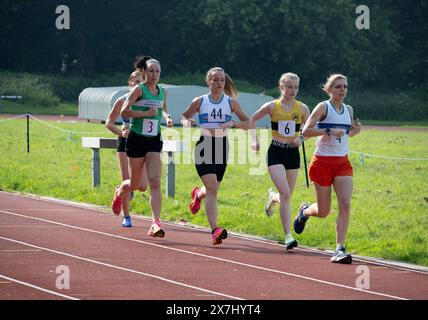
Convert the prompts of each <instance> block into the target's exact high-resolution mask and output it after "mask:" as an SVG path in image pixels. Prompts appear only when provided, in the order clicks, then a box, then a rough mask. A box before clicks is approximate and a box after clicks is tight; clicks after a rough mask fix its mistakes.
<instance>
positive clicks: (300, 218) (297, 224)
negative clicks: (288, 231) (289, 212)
mask: <svg viewBox="0 0 428 320" xmlns="http://www.w3.org/2000/svg"><path fill="white" fill-rule="evenodd" d="M307 208H309V205H308V204H306V203H302V204H301V205H300V208H299V211H298V212H297V215H296V217H295V218H294V222H293V227H294V231H295V232H296V233H297V234H301V233H302V232H303V230H304V229H305V223H306V221H307V220H308V219H309V217H306V216H305V215H304V214H303V211H304V210H305V209H307Z"/></svg>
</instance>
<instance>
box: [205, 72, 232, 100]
mask: <svg viewBox="0 0 428 320" xmlns="http://www.w3.org/2000/svg"><path fill="white" fill-rule="evenodd" d="M216 72H223V73H224V76H225V83H224V92H226V94H227V95H228V96H229V97H232V98H234V99H236V98H237V97H238V90H237V89H236V86H235V83H234V82H233V80H232V79H231V78H230V77H229V75H228V74H227V73H226V72H224V70H223V69H222V68H220V67H214V68H211V69H210V70H208V72H207V76H206V77H205V80H206V81H208V80H210V79H211V78H212V76H213V74H214V73H216Z"/></svg>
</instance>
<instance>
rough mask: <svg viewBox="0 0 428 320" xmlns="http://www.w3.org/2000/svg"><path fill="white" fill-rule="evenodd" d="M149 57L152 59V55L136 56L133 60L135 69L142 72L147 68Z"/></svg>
mask: <svg viewBox="0 0 428 320" xmlns="http://www.w3.org/2000/svg"><path fill="white" fill-rule="evenodd" d="M150 59H152V57H150V56H144V55H141V56H137V57H136V58H135V62H134V67H135V70H137V71H141V72H142V73H144V70H146V68H147V61H148V60H150Z"/></svg>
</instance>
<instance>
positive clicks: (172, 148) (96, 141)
mask: <svg viewBox="0 0 428 320" xmlns="http://www.w3.org/2000/svg"><path fill="white" fill-rule="evenodd" d="M82 147H84V148H90V149H92V187H93V188H96V187H99V186H100V183H101V165H100V162H101V160H100V149H116V148H117V139H115V138H99V137H82ZM184 149H185V144H184V142H183V141H177V140H164V141H163V148H162V151H163V152H166V153H167V155H168V160H167V163H166V189H165V195H166V196H167V197H170V198H174V197H175V162H174V153H176V152H183V151H184Z"/></svg>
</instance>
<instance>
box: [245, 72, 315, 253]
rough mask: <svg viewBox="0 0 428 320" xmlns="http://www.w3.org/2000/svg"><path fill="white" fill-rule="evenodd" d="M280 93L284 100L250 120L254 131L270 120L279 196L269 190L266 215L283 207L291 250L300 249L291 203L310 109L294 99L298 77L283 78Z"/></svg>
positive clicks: (271, 167)
mask: <svg viewBox="0 0 428 320" xmlns="http://www.w3.org/2000/svg"><path fill="white" fill-rule="evenodd" d="M279 89H280V91H281V97H280V98H279V99H277V100H273V101H269V102H267V103H265V104H264V105H263V106H261V107H260V109H259V110H257V111H256V112H255V113H254V114H253V115H252V116H251V119H250V127H251V128H255V123H256V121H258V120H260V119H262V118H263V117H264V116H266V115H269V116H270V118H271V127H272V142H271V145H270V147H269V150H268V152H267V166H268V171H269V174H270V176H271V179H272V182H273V183H274V185H275V187H276V188H277V190H278V193H276V192H274V191H273V188H270V189H269V190H268V192H267V195H268V201H267V203H266V206H265V213H266V215H267V216H268V217H270V216H271V215H272V214H273V207H274V205H275V203H279V204H280V210H279V212H280V216H281V222H282V227H283V230H284V233H285V247H286V249H287V250H289V249H292V248H294V247H296V246H297V241H296V240H294V239H293V237H292V235H291V230H290V222H291V214H290V199H291V195H292V193H293V190H294V187H295V185H296V180H297V175H298V173H299V168H300V153H299V146H300V144H301V143H302V140H303V137H302V136H301V134H300V127H301V126H302V125H303V124H304V123H305V121H306V120H307V119H308V117H309V108H308V107H307V106H306V105H305V104H303V103H302V102H300V101H297V100H296V99H295V98H296V95H297V92H298V90H299V77H298V76H297V75H296V74H294V73H285V74H283V75H282V76H281V78H280V80H279ZM253 140H254V137H253ZM258 148H259V146H258V141H257V149H258Z"/></svg>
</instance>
